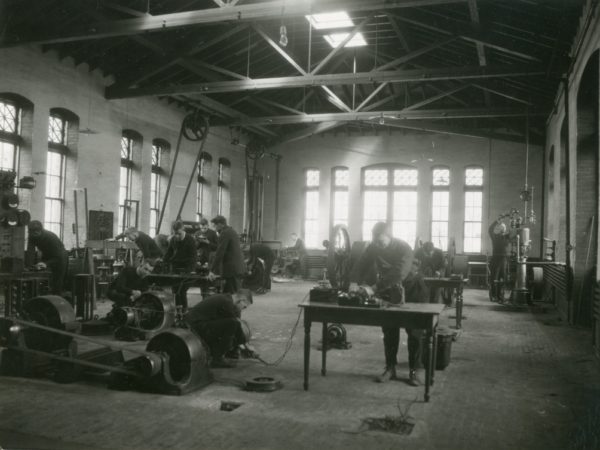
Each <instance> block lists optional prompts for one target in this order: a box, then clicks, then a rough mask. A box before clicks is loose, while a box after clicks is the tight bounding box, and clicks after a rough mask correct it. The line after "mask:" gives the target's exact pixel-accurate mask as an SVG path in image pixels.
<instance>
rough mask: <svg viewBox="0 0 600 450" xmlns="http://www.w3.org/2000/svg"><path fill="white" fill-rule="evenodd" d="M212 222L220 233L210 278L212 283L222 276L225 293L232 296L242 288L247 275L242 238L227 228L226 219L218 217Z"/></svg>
mask: <svg viewBox="0 0 600 450" xmlns="http://www.w3.org/2000/svg"><path fill="white" fill-rule="evenodd" d="M211 222H212V223H213V224H214V226H215V229H216V230H217V232H218V233H219V240H218V242H217V250H216V251H215V258H214V260H213V262H212V264H211V267H210V272H209V274H208V278H209V279H210V280H211V281H212V280H214V279H215V278H217V277H218V276H221V278H223V279H224V280H225V283H224V286H223V292H226V293H230V294H232V293H234V292H237V290H238V289H239V288H240V287H241V279H242V277H243V276H244V274H245V273H246V265H245V263H244V258H243V256H242V248H241V247H240V238H239V237H238V234H237V233H236V232H235V230H234V229H233V228H231V227H230V226H227V220H226V219H225V217H223V216H216V217H215V218H214V219H213V220H211Z"/></svg>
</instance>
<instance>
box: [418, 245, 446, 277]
mask: <svg viewBox="0 0 600 450" xmlns="http://www.w3.org/2000/svg"><path fill="white" fill-rule="evenodd" d="M415 259H418V260H419V261H420V262H421V266H420V271H421V273H422V274H423V275H425V276H431V275H433V274H434V273H435V272H438V271H441V270H442V269H443V268H444V253H443V252H442V251H441V250H440V249H439V248H434V249H433V251H432V252H431V254H430V255H428V254H427V253H425V250H423V249H422V248H420V249H419V250H417V251H416V252H415Z"/></svg>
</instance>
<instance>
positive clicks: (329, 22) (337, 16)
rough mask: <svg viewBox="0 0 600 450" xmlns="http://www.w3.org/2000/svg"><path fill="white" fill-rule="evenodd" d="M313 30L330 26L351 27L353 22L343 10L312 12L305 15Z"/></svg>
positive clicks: (325, 28)
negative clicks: (321, 12)
mask: <svg viewBox="0 0 600 450" xmlns="http://www.w3.org/2000/svg"><path fill="white" fill-rule="evenodd" d="M306 19H307V20H308V21H309V22H310V23H311V25H312V26H313V28H314V29H315V30H327V29H330V28H347V27H353V26H354V22H352V19H351V18H350V16H349V15H348V13H347V12H345V11H339V12H334V13H323V14H312V15H310V16H306Z"/></svg>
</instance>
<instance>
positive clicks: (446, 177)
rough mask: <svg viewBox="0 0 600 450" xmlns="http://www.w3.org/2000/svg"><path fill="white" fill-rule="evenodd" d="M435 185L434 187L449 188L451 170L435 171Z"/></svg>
mask: <svg viewBox="0 0 600 450" xmlns="http://www.w3.org/2000/svg"><path fill="white" fill-rule="evenodd" d="M433 185H434V186H449V185H450V170H449V169H433Z"/></svg>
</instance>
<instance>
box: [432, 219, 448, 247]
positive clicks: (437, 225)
mask: <svg viewBox="0 0 600 450" xmlns="http://www.w3.org/2000/svg"><path fill="white" fill-rule="evenodd" d="M431 242H433V245H435V246H436V247H437V248H440V249H442V250H448V222H432V223H431Z"/></svg>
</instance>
